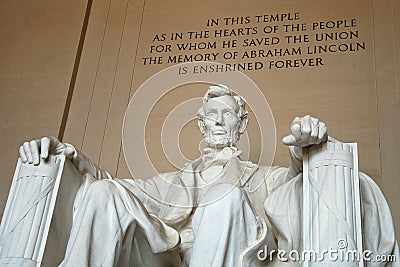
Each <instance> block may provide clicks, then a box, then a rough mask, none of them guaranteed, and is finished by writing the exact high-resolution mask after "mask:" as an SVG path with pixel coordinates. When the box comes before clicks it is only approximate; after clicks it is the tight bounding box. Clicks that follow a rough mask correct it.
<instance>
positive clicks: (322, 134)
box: [318, 122, 328, 143]
mask: <svg viewBox="0 0 400 267" xmlns="http://www.w3.org/2000/svg"><path fill="white" fill-rule="evenodd" d="M327 136H328V131H327V128H326V125H325V123H323V122H320V124H319V129H318V141H319V142H320V143H321V142H325V141H326V140H327Z"/></svg>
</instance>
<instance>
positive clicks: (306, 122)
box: [301, 115, 311, 135]
mask: <svg viewBox="0 0 400 267" xmlns="http://www.w3.org/2000/svg"><path fill="white" fill-rule="evenodd" d="M301 133H302V134H304V135H309V134H310V133H311V121H310V116H308V115H307V116H305V117H304V119H303V120H302V124H301Z"/></svg>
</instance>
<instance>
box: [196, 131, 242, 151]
mask: <svg viewBox="0 0 400 267" xmlns="http://www.w3.org/2000/svg"><path fill="white" fill-rule="evenodd" d="M213 130H214V129H212V130H209V131H206V132H205V133H204V135H203V136H204V141H205V142H206V144H207V146H209V147H211V148H224V147H229V146H236V143H237V141H239V131H238V129H236V130H235V131H233V132H228V133H226V134H224V135H215V134H213V133H212V132H213Z"/></svg>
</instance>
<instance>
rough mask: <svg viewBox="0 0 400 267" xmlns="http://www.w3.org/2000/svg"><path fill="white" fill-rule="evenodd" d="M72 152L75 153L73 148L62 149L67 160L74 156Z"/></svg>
mask: <svg viewBox="0 0 400 267" xmlns="http://www.w3.org/2000/svg"><path fill="white" fill-rule="evenodd" d="M74 152H75V150H74V148H73V147H70V146H67V147H66V148H65V149H64V155H65V156H66V157H67V158H69V159H71V158H72V157H73V156H74Z"/></svg>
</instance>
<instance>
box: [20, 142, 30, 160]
mask: <svg viewBox="0 0 400 267" xmlns="http://www.w3.org/2000/svg"><path fill="white" fill-rule="evenodd" d="M22 146H23V147H24V152H25V155H26V157H27V159H28V163H33V158H32V154H31V147H30V145H29V143H28V142H25V143H24V144H23V145H22Z"/></svg>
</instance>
